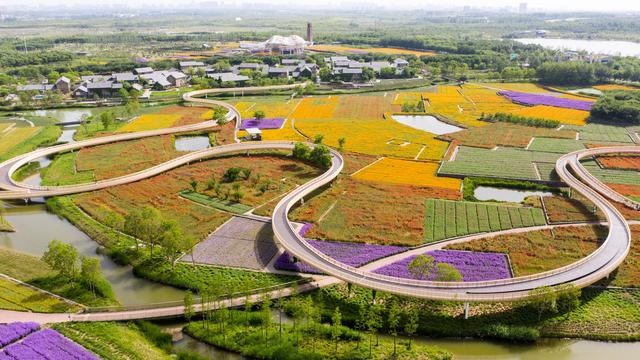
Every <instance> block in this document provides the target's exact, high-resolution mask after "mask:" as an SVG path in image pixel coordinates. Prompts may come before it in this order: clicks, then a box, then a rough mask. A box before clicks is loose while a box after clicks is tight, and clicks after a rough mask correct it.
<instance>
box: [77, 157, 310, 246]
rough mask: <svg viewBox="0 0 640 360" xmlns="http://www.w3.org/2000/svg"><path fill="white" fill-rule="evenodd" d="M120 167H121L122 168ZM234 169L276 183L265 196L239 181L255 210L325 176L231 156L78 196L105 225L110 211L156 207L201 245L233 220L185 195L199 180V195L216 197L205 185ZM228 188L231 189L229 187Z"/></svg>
mask: <svg viewBox="0 0 640 360" xmlns="http://www.w3.org/2000/svg"><path fill="white" fill-rule="evenodd" d="M114 165H115V166H119V164H117V163H116V164H114ZM231 167H241V168H248V169H251V170H252V173H251V177H252V178H256V177H257V176H258V175H260V177H261V178H262V179H263V180H264V179H270V180H271V185H270V187H269V189H268V190H267V191H266V192H265V193H264V194H261V193H260V191H258V190H257V188H256V187H255V186H253V182H252V180H246V181H241V182H239V184H240V191H241V192H243V193H244V197H243V198H242V200H241V203H243V204H245V205H248V206H251V207H254V206H257V205H259V204H262V203H265V202H267V201H269V200H272V199H274V198H275V197H277V196H278V195H280V194H282V193H284V192H288V191H290V190H291V189H293V188H294V187H295V186H296V185H297V184H302V183H304V182H306V181H308V179H309V178H313V177H315V176H317V175H318V173H319V170H317V169H315V168H313V167H311V166H310V165H307V164H305V163H303V162H299V161H295V160H293V159H290V158H288V157H283V156H277V155H267V154H253V155H251V156H227V157H221V158H216V159H213V160H209V161H202V162H197V163H192V164H191V165H189V166H182V167H179V168H176V169H173V170H170V171H167V172H165V173H163V174H160V175H158V176H154V177H152V178H149V179H145V180H141V181H138V182H135V183H131V184H126V185H121V186H116V187H112V188H108V189H103V190H99V191H94V192H90V193H83V194H79V195H75V196H74V202H75V203H76V204H77V205H78V206H79V207H81V208H82V209H83V210H84V211H85V212H87V213H88V214H90V215H91V216H92V217H94V218H96V219H97V220H98V221H101V222H104V219H105V217H106V216H107V215H108V214H109V212H116V213H118V214H121V215H124V214H127V213H128V212H129V211H130V210H131V209H133V208H137V207H143V206H145V205H149V206H153V207H156V208H157V209H158V210H159V211H160V212H161V213H162V215H163V216H164V217H165V218H167V219H171V220H175V221H176V222H177V223H178V224H179V225H180V226H181V227H182V229H183V230H184V232H185V233H186V234H187V235H189V236H192V237H193V238H195V239H198V240H200V239H204V238H205V237H206V236H207V235H208V234H210V233H211V232H212V231H213V230H215V229H216V228H217V227H218V226H219V225H221V224H222V223H224V222H225V221H226V220H227V219H229V217H230V215H229V214H227V213H223V212H220V211H218V210H216V209H213V208H209V207H205V206H202V205H200V204H197V203H195V202H192V201H189V200H186V199H182V198H181V197H180V195H179V193H180V191H182V190H185V189H188V188H189V182H190V181H191V180H192V179H193V180H196V181H197V182H198V192H201V193H205V194H207V195H208V196H211V197H212V196H214V195H215V194H214V192H213V191H207V190H205V184H206V183H207V181H209V180H210V179H212V178H213V177H214V176H215V178H216V179H217V180H218V181H220V179H221V177H222V174H223V173H224V172H225V171H226V170H227V169H228V168H231ZM283 179H286V180H283ZM224 186H225V187H228V188H230V187H231V185H229V184H224Z"/></svg>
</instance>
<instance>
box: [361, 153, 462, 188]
mask: <svg viewBox="0 0 640 360" xmlns="http://www.w3.org/2000/svg"><path fill="white" fill-rule="evenodd" d="M437 170H438V164H437V163H431V162H422V161H411V160H400V159H392V158H383V159H381V160H380V161H377V162H375V163H374V164H372V165H371V166H369V167H367V168H366V169H363V170H361V171H359V172H357V173H356V174H355V175H353V177H354V178H355V179H358V180H367V181H377V182H387V183H394V184H405V185H416V186H426V187H438V188H445V189H452V190H459V189H460V184H461V181H460V180H458V179H453V178H444V177H438V176H436V171H437Z"/></svg>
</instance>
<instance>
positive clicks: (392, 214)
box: [291, 177, 460, 245]
mask: <svg viewBox="0 0 640 360" xmlns="http://www.w3.org/2000/svg"><path fill="white" fill-rule="evenodd" d="M459 197H460V193H459V191H457V190H456V191H454V190H449V189H442V188H418V187H413V186H406V185H390V184H384V183H373V182H360V181H357V180H354V179H352V178H350V177H342V178H340V179H339V180H338V181H337V183H335V184H333V186H331V187H330V188H328V189H326V190H325V191H323V192H322V193H321V194H319V195H317V196H315V197H313V198H310V199H307V200H306V201H305V204H304V205H303V206H301V207H298V208H296V209H294V210H293V212H292V214H291V218H292V219H294V220H296V221H301V222H313V223H315V226H314V227H313V228H311V230H310V231H309V233H307V237H309V238H320V239H326V240H335V241H351V242H366V243H376V244H389V245H417V244H421V243H422V242H423V231H424V230H423V228H424V217H423V216H424V215H423V214H424V201H425V200H426V199H428V198H445V199H458V198H459Z"/></svg>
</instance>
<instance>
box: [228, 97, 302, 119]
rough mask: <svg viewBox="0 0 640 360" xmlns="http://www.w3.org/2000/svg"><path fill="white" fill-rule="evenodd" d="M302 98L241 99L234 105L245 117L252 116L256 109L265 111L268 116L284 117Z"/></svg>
mask: <svg viewBox="0 0 640 360" xmlns="http://www.w3.org/2000/svg"><path fill="white" fill-rule="evenodd" d="M300 101H301V100H296V99H294V100H291V101H289V100H288V99H283V98H278V99H264V100H262V99H260V100H256V101H239V102H237V103H235V104H234V106H235V107H236V108H237V109H238V111H240V115H241V116H242V117H243V118H251V117H253V114H254V113H255V112H256V110H262V111H264V114H265V116H266V117H267V118H284V117H287V116H289V114H290V113H291V112H292V111H293V109H294V108H295V107H296V105H297V104H298V102H300Z"/></svg>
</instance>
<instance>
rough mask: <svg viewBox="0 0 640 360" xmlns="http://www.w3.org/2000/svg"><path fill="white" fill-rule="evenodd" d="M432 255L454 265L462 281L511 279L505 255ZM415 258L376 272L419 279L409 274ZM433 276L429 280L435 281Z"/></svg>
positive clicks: (453, 252)
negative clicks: (409, 267) (410, 265)
mask: <svg viewBox="0 0 640 360" xmlns="http://www.w3.org/2000/svg"><path fill="white" fill-rule="evenodd" d="M425 255H430V256H432V257H433V258H434V260H435V262H436V264H437V263H446V264H449V265H452V266H453V267H454V268H456V270H458V271H459V272H460V275H462V281H486V280H498V279H508V278H510V277H511V269H509V261H508V260H507V256H506V255H505V254H499V253H483V252H471V251H458V250H433V251H428V252H426V253H425ZM413 259H415V256H410V257H407V258H405V259H402V260H400V261H397V262H395V263H393V264H389V265H386V266H384V267H381V268H379V269H376V270H375V271H374V272H375V273H377V274H383V275H388V276H394V277H399V278H405V279H417V278H416V277H415V276H413V274H411V273H410V272H409V269H408V266H409V263H411V261H412V260H413ZM433 278H434V276H431V277H430V278H429V279H431V280H432V279H433Z"/></svg>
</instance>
